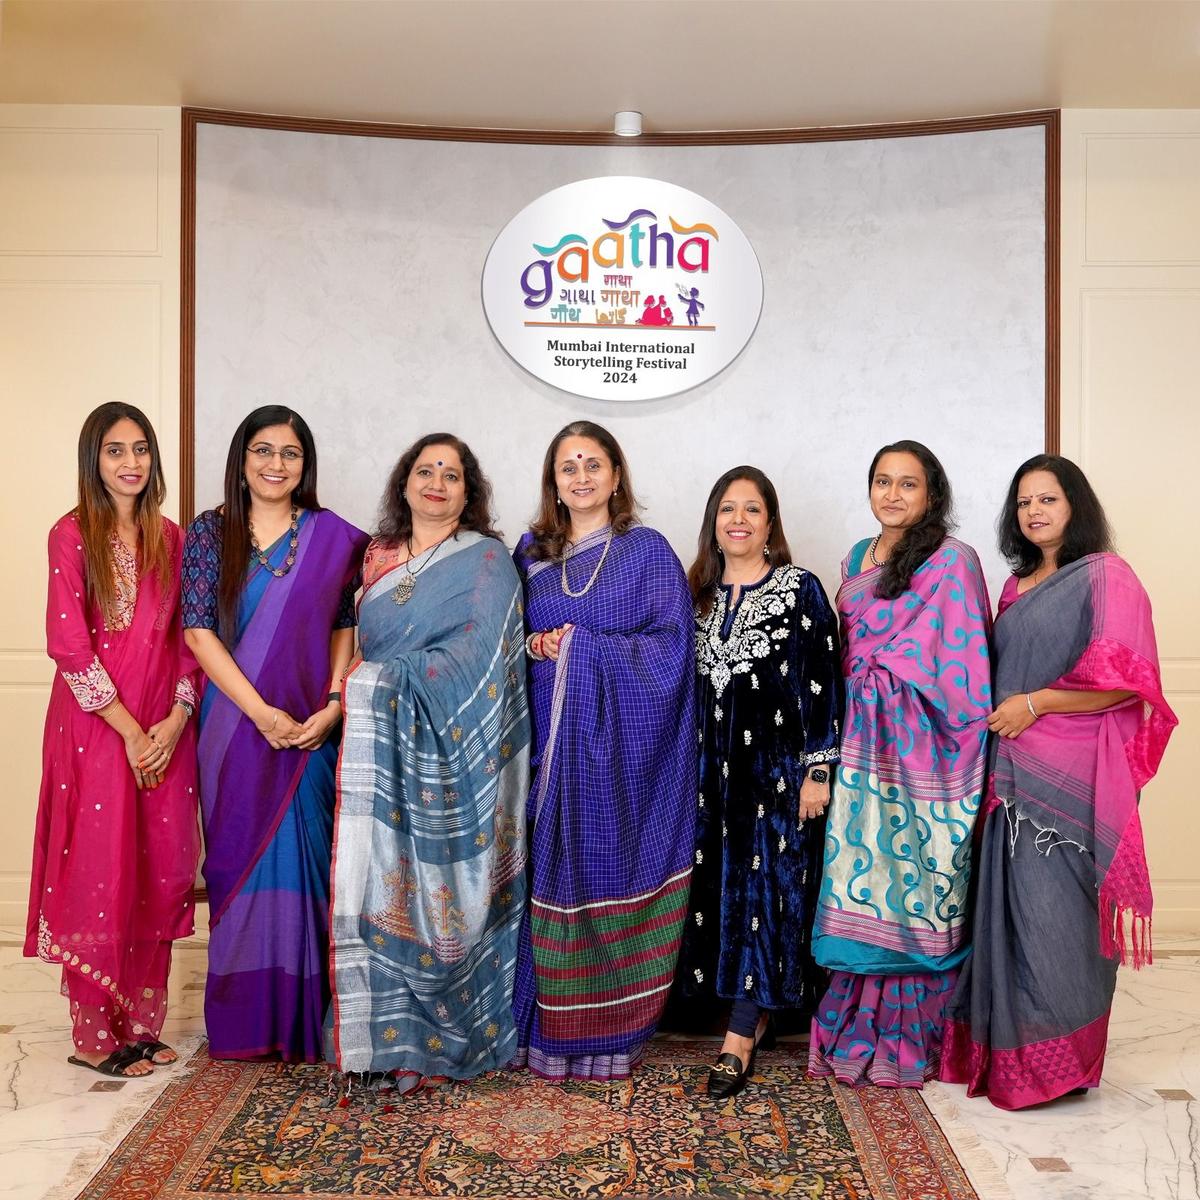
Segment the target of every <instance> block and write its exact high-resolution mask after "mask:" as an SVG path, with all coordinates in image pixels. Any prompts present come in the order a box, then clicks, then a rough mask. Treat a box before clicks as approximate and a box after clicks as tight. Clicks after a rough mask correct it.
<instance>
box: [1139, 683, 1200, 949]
mask: <svg viewBox="0 0 1200 1200" xmlns="http://www.w3.org/2000/svg"><path fill="white" fill-rule="evenodd" d="M1167 699H1168V700H1169V701H1170V702H1171V707H1172V708H1174V710H1175V712H1176V714H1177V715H1178V716H1179V728H1178V729H1177V730H1176V731H1175V736H1174V737H1173V738H1172V739H1171V745H1170V747H1169V749H1168V750H1167V755H1166V758H1165V759H1164V760H1163V765H1162V769H1161V770H1160V771H1159V773H1158V776H1157V778H1156V779H1155V780H1154V782H1153V783H1151V785H1150V786H1149V787H1148V788H1147V789H1146V791H1145V793H1144V794H1143V796H1142V825H1143V828H1144V830H1145V834H1146V856H1147V858H1148V859H1149V861H1150V879H1151V882H1152V883H1153V885H1154V928H1155V931H1156V932H1157V933H1158V934H1159V935H1162V934H1164V933H1195V932H1197V925H1196V909H1197V905H1200V863H1198V862H1197V859H1196V836H1195V832H1194V830H1195V821H1194V818H1193V817H1192V815H1191V813H1190V812H1189V811H1186V810H1187V809H1188V807H1189V805H1188V799H1189V798H1190V797H1193V796H1194V794H1195V780H1196V778H1197V776H1198V775H1200V737H1197V736H1196V733H1197V730H1200V693H1196V692H1192V693H1190V694H1187V695H1179V694H1173V693H1171V692H1169V691H1168V693H1167Z"/></svg>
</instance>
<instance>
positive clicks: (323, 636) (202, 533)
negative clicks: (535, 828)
mask: <svg viewBox="0 0 1200 1200" xmlns="http://www.w3.org/2000/svg"><path fill="white" fill-rule="evenodd" d="M316 484H317V460H316V448H315V446H314V444H313V440H312V435H311V433H310V432H309V430H308V426H307V425H306V424H305V423H304V421H303V419H302V418H301V417H300V416H299V415H298V414H296V413H293V412H292V411H291V410H290V409H287V408H282V407H278V406H274V405H272V406H268V407H266V408H261V409H258V410H256V411H255V412H253V413H251V414H250V416H249V417H247V418H246V420H245V421H243V422H242V424H241V426H240V427H239V428H238V430H237V432H236V433H235V434H234V437H233V442H232V444H231V446H230V451H229V459H228V463H227V467H226V474H225V503H224V506H223V507H222V508H221V509H214V510H210V511H208V512H205V513H203V514H201V515H200V516H199V517H197V518H196V520H195V521H193V522H192V525H191V527H190V528H189V529H188V534H187V543H186V546H185V551H184V567H183V591H184V600H183V613H184V626H185V629H186V637H187V641H188V645H189V646H190V647H191V648H192V650H193V652H194V653H195V655H196V658H197V659H198V661H199V662H200V665H201V666H202V667H203V668H204V671H205V674H206V675H207V676H208V684H207V686H206V688H205V692H204V698H203V701H202V704H201V716H200V741H199V747H198V754H199V760H200V804H201V812H202V814H203V818H204V840H205V851H206V853H205V859H204V879H205V882H206V884H207V886H208V898H209V905H210V917H209V922H210V930H211V932H210V941H209V971H208V984H207V988H206V992H205V1001H204V1016H205V1024H206V1026H207V1030H208V1038H209V1050H210V1053H211V1054H212V1055H213V1057H214V1058H261V1057H265V1056H271V1055H278V1056H280V1057H281V1058H283V1059H286V1060H288V1061H302V1062H313V1061H318V1060H319V1059H320V1058H321V1057H322V1022H323V1021H324V1018H325V1012H326V1009H327V1007H328V1004H329V983H328V970H327V952H328V901H329V862H330V845H331V838H332V821H333V797H334V772H335V768H336V764H337V736H336V734H337V730H338V724H339V721H340V717H341V708H340V703H339V699H340V697H339V696H338V694H337V684H336V682H335V681H337V680H339V679H340V678H341V676H342V673H343V672H344V671H345V669H346V666H347V665H348V663H349V661H350V657H351V654H352V652H353V648H354V630H353V625H354V609H353V598H354V592H355V590H356V588H357V580H358V575H359V571H360V567H361V563H362V555H363V551H364V549H365V547H366V544H367V537H366V535H365V534H364V533H362V532H361V531H360V530H358V529H355V528H354V526H352V525H349V524H347V523H346V522H345V521H343V520H342V519H341V518H340V517H338V516H337V515H336V514H335V513H332V512H330V511H328V510H327V509H321V508H320V506H319V504H318V502H317V490H316Z"/></svg>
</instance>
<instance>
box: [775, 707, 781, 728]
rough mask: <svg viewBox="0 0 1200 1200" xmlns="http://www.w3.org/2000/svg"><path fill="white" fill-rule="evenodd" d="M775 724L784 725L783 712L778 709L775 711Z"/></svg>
mask: <svg viewBox="0 0 1200 1200" xmlns="http://www.w3.org/2000/svg"><path fill="white" fill-rule="evenodd" d="M775 724H776V725H782V724H783V713H781V712H780V711H779V709H776V710H775Z"/></svg>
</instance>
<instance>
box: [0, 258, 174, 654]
mask: <svg viewBox="0 0 1200 1200" xmlns="http://www.w3.org/2000/svg"><path fill="white" fill-rule="evenodd" d="M160 290H161V289H160V285H159V284H157V283H137V284H107V283H78V284H44V283H14V282H7V283H0V362H3V363H4V392H5V394H6V395H7V396H9V397H11V399H12V406H11V407H10V409H9V412H10V413H11V412H14V411H15V412H20V413H21V422H20V426H21V427H20V435H19V440H20V444H21V445H23V446H25V447H26V449H27V450H28V451H29V453H23V454H21V455H19V456H17V458H16V459H15V461H14V465H15V468H16V473H18V474H19V475H20V476H21V477H22V482H23V485H24V486H20V487H18V486H16V483H17V481H16V480H14V479H12V478H11V476H10V479H9V482H8V484H7V485H6V488H5V491H6V493H9V494H8V496H7V497H6V499H8V500H9V501H10V502H7V503H5V504H4V505H3V508H2V511H0V539H2V540H3V544H4V545H6V546H19V547H20V548H21V551H20V553H18V554H15V555H13V557H12V558H11V559H10V561H9V567H8V569H7V570H5V571H3V572H0V649H10V650H30V649H37V648H39V647H41V646H42V645H43V644H44V640H45V638H44V632H43V603H44V600H45V591H46V578H45V574H46V555H45V540H46V532H47V530H48V529H49V528H50V525H51V524H52V523H53V522H54V520H55V519H56V518H58V517H59V516H61V515H62V514H63V513H64V512H66V511H67V509H69V508H70V507H71V506H72V505H73V504H74V500H75V495H74V493H75V470H74V465H75V464H74V455H75V445H76V440H77V438H78V436H79V426H80V423H81V420H82V418H83V416H84V415H86V414H87V413H88V412H89V411H90V410H91V409H92V408H94V407H95V406H96V405H97V404H101V403H103V402H104V401H106V400H125V401H128V402H129V403H131V404H136V405H137V406H138V407H139V408H141V409H143V411H145V413H146V415H147V416H148V417H149V418H150V420H151V421H153V422H155V424H160V423H161V422H160V421H159V410H160V407H161V405H160V387H159V380H160V372H159V344H160V341H161V336H162V331H161V328H160V309H161V298H160ZM167 453H168V454H169V453H170V448H169V447H168V450H167ZM47 468H49V469H47ZM10 488H11V489H12V490H11V492H9V489H10Z"/></svg>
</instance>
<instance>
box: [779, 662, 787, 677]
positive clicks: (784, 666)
mask: <svg viewBox="0 0 1200 1200" xmlns="http://www.w3.org/2000/svg"><path fill="white" fill-rule="evenodd" d="M787 672H788V665H787V663H785V662H781V663H780V664H779V673H780V675H786V674H787Z"/></svg>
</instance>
